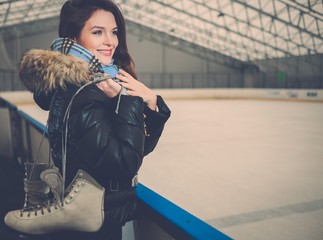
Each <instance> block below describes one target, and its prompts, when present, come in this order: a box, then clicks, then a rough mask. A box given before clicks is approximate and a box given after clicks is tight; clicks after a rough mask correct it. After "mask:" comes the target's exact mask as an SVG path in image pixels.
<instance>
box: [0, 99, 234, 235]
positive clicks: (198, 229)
mask: <svg viewBox="0 0 323 240" xmlns="http://www.w3.org/2000/svg"><path fill="white" fill-rule="evenodd" d="M0 100H2V99H1V98H0ZM4 103H5V104H4ZM7 103H8V102H6V101H4V102H2V104H1V105H2V107H4V106H5V107H7V108H8V109H11V112H10V114H11V115H12V114H14V115H16V116H15V117H14V119H16V120H17V121H18V122H20V124H18V125H20V127H17V128H15V131H16V132H15V134H16V135H19V140H20V141H21V142H22V144H21V145H26V146H28V149H27V151H29V150H30V149H32V151H33V152H35V151H36V150H38V149H37V148H38V147H39V141H38V142H37V141H35V139H34V138H37V139H38V140H39V139H41V138H42V135H43V134H44V132H45V139H46V141H47V134H46V133H47V128H46V127H45V126H44V125H43V124H42V123H40V122H39V121H37V120H35V119H34V118H33V117H31V116H30V115H28V114H26V113H25V112H23V111H21V110H18V109H17V108H16V107H15V106H14V105H11V104H10V103H8V104H7ZM35 133H37V135H36V134H35ZM31 137H32V138H31ZM27 142H28V143H27ZM12 145H17V143H16V142H12ZM45 146H46V145H45ZM14 149H17V151H18V152H16V154H17V155H18V158H19V159H20V161H19V162H24V161H26V159H24V158H25V157H30V156H33V155H34V154H33V153H28V154H27V153H24V151H26V149H22V148H20V147H19V146H18V148H16V147H14ZM41 150H42V151H43V153H40V154H43V155H44V156H46V154H47V155H48V151H49V150H48V146H47V148H46V147H43V146H42V149H41ZM20 151H21V152H20ZM31 158H33V157H31ZM136 191H137V196H138V199H139V207H140V216H139V218H138V220H135V221H134V222H133V231H134V234H133V236H131V237H130V238H127V240H128V239H131V240H174V239H179V240H191V239H192V240H193V239H196V240H229V239H232V238H230V237H228V236H227V235H225V234H223V233H222V232H220V231H218V230H217V229H215V228H214V227H212V226H210V225H208V224H207V223H205V222H204V221H202V220H200V219H199V218H197V217H195V216H193V215H192V214H190V213H189V212H187V211H185V210H184V209H182V208H180V207H179V206H177V205H176V204H174V203H172V202H170V201H169V200H167V199H165V198H164V197H162V196H160V195H159V194H157V193H156V192H154V191H152V190H151V189H149V188H147V187H146V186H144V185H143V184H141V183H139V184H138V186H137V189H136Z"/></svg>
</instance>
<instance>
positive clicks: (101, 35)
mask: <svg viewBox="0 0 323 240" xmlns="http://www.w3.org/2000/svg"><path fill="white" fill-rule="evenodd" d="M117 32H118V26H117V23H116V21H115V18H114V16H113V14H112V13H111V12H107V11H104V10H97V11H95V12H94V13H93V14H92V16H91V17H90V18H89V19H88V20H87V21H86V22H85V25H84V27H83V29H82V31H81V34H80V37H79V39H75V41H76V43H78V44H80V45H81V46H83V47H84V48H86V49H87V50H89V51H90V52H91V53H92V54H94V55H95V56H96V57H97V58H98V59H99V60H100V62H101V63H102V64H104V65H109V64H110V63H111V60H112V58H113V55H114V52H115V50H116V48H117V46H118V44H119V40H118V36H117Z"/></svg>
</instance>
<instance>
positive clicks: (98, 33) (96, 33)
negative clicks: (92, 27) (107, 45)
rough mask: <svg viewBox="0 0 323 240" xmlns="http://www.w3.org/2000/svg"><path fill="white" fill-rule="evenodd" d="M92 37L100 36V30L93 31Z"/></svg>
mask: <svg viewBox="0 0 323 240" xmlns="http://www.w3.org/2000/svg"><path fill="white" fill-rule="evenodd" d="M93 34H94V35H101V34H102V31H101V30H98V31H95V32H93Z"/></svg>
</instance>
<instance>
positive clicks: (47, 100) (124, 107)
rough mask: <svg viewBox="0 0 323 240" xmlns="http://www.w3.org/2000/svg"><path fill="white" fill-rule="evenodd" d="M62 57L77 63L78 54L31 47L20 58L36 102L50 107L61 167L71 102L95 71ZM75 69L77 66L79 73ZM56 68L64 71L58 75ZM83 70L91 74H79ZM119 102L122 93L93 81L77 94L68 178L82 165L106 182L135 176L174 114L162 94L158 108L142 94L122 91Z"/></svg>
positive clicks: (54, 153)
mask: <svg viewBox="0 0 323 240" xmlns="http://www.w3.org/2000/svg"><path fill="white" fill-rule="evenodd" d="M57 58H58V59H57ZM37 59H39V60H37ZM53 59H54V60H53ZM62 59H63V61H65V62H66V61H67V60H66V59H68V61H71V62H72V64H74V62H73V61H74V59H73V57H70V56H66V55H62V54H59V53H54V52H52V51H47V50H37V51H34V52H33V50H31V51H29V52H27V53H26V54H25V55H24V57H23V58H22V61H21V63H20V77H21V79H22V81H23V82H24V83H25V85H26V87H27V88H28V89H29V90H31V91H32V92H33V93H34V100H35V102H36V103H37V104H38V105H39V106H40V107H41V108H42V109H44V110H50V113H49V119H48V134H49V142H50V147H51V154H52V158H53V160H54V162H55V164H56V165H57V166H59V167H61V159H62V129H63V117H64V114H65V111H66V107H67V105H68V103H69V102H70V100H71V98H72V96H73V95H74V94H75V92H76V91H77V90H78V89H79V87H80V86H81V85H83V84H84V83H86V82H89V81H91V73H87V72H86V71H88V69H84V66H76V67H75V68H74V67H70V66H69V65H68V66H67V65H66V66H65V65H64V64H63V68H64V69H62V63H61V61H62ZM56 62H57V63H56ZM55 64H57V65H58V66H57V67H56V66H55ZM75 65H77V63H75ZM66 68H68V69H67V70H66ZM49 69H51V71H53V73H49V72H48V71H49ZM74 69H76V71H78V72H76V73H74V72H73V71H74ZM55 71H61V72H60V73H59V76H57V73H56V72H55ZM82 71H84V72H85V73H84V76H89V77H88V79H85V80H80V79H78V78H79V76H80V74H81V75H82V73H80V72H82ZM62 72H63V73H62ZM55 74H56V75H55ZM31 75H33V77H32V76H31ZM61 75H63V76H61ZM82 76H83V75H82ZM62 78H63V80H62ZM74 78H75V79H74ZM85 78H87V77H85ZM33 82H34V83H33ZM117 102H118V96H117V97H114V98H108V97H107V96H106V95H105V94H104V92H103V91H101V90H100V89H99V88H97V87H96V86H95V85H94V84H91V85H89V86H86V87H85V88H84V89H83V90H81V91H80V92H79V93H78V94H77V95H76V96H75V98H74V100H73V103H72V108H71V112H70V117H69V121H68V141H67V142H68V145H67V165H66V184H68V183H69V182H70V181H71V180H72V179H73V177H74V175H75V173H76V171H77V170H78V169H79V168H81V169H84V170H85V171H87V172H89V173H90V174H91V175H92V176H93V177H94V178H95V179H96V180H97V181H98V182H99V183H100V184H101V185H103V186H104V187H108V181H109V180H110V179H114V180H118V181H126V180H131V179H132V177H133V176H134V175H135V174H136V173H137V172H138V170H139V168H140V166H141V164H142V161H143V157H144V156H145V155H147V154H148V153H150V152H151V151H153V149H154V148H155V146H156V144H157V142H158V140H159V138H160V136H161V134H162V131H163V129H164V124H165V123H166V121H167V119H168V118H169V116H170V110H169V109H168V107H167V105H166V104H165V102H164V101H163V99H162V98H161V97H160V96H158V98H157V106H158V109H159V111H158V112H156V111H152V110H151V109H149V108H148V107H147V106H146V105H145V103H144V102H143V99H142V98H140V97H133V96H126V95H121V99H120V102H119V103H120V105H119V111H118V113H116V112H115V109H116V107H117ZM145 126H146V130H147V133H148V134H147V135H146V136H145V131H144V130H145V129H144V128H145Z"/></svg>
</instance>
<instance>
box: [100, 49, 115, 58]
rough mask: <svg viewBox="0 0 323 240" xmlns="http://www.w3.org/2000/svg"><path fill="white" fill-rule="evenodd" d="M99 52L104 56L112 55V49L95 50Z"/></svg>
mask: <svg viewBox="0 0 323 240" xmlns="http://www.w3.org/2000/svg"><path fill="white" fill-rule="evenodd" d="M97 51H98V52H99V53H100V54H102V55H104V56H106V57H110V56H112V49H109V50H105V49H100V50H97Z"/></svg>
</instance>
